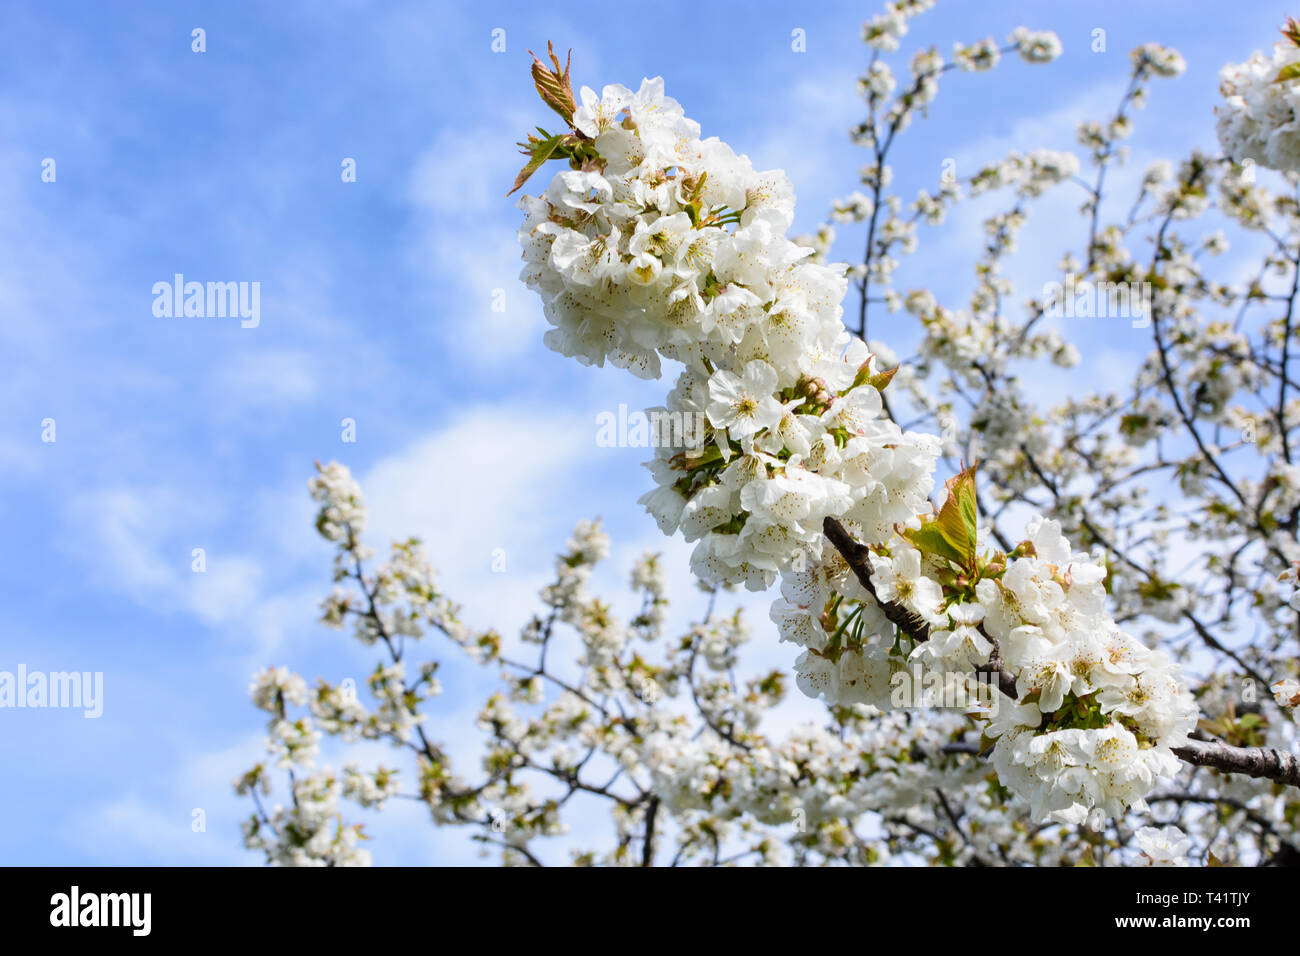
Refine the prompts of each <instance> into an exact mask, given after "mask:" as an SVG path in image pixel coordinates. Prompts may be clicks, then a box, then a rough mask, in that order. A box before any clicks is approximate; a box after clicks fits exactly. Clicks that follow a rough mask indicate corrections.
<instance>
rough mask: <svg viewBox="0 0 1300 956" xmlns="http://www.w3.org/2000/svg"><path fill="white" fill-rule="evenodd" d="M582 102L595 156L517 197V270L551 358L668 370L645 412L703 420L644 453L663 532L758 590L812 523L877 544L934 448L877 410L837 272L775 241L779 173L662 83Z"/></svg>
mask: <svg viewBox="0 0 1300 956" xmlns="http://www.w3.org/2000/svg"><path fill="white" fill-rule="evenodd" d="M581 104H582V105H581V106H579V107H577V109H576V110H575V111H574V113H573V115H572V124H573V127H574V128H575V130H576V131H577V132H578V133H580V134H581V135H583V136H586V137H588V138H589V139H590V140H591V142H592V144H593V148H594V150H595V152H596V154H597V155H598V160H597V161H596V163H597V166H598V168H591V169H587V170H570V171H566V172H562V173H560V174H558V175H557V176H556V177H555V179H554V180H553V181H552V183H551V185H550V187H549V188H548V189H547V190H546V192H545V193H544V194H543V195H542V196H541V197H538V198H533V197H527V196H526V197H524V199H523V200H521V203H520V205H521V208H523V210H524V211H525V214H526V219H525V222H524V225H523V227H522V228H521V229H520V232H519V236H520V242H521V243H522V245H523V249H524V260H525V266H524V271H523V275H522V278H523V280H524V281H525V282H526V283H527V284H528V286H529V287H530V288H532V289H534V290H535V291H536V292H537V293H538V294H539V295H540V296H541V297H542V300H543V303H544V306H545V312H546V316H547V318H548V320H549V321H550V322H551V324H552V325H553V326H554V328H553V329H551V330H550V331H549V332H548V333H547V334H546V344H547V345H548V346H550V347H551V348H553V349H555V350H556V351H558V352H560V353H561V354H564V355H568V356H573V357H575V358H577V359H578V360H579V361H580V362H582V363H583V364H594V365H603V364H604V363H605V362H606V361H609V362H611V363H612V364H614V365H616V366H619V367H623V368H628V369H630V370H631V371H632V372H634V373H635V374H637V375H639V376H644V377H657V376H658V375H659V373H660V369H661V359H663V358H666V359H672V360H676V361H678V362H680V363H681V364H683V365H684V366H685V369H684V371H683V372H682V373H681V374H680V376H679V377H678V379H677V383H676V385H675V387H674V388H673V389H672V391H671V392H670V393H669V394H668V396H667V403H666V407H665V408H664V409H662V410H664V411H667V412H668V413H669V414H670V415H677V416H680V415H685V414H690V415H700V416H704V417H705V418H706V419H707V422H708V427H707V429H706V432H707V434H706V441H705V447H704V448H697V447H682V446H680V445H674V444H673V443H671V442H661V443H660V444H659V446H658V447H657V449H656V458H655V460H654V461H652V462H650V463H649V464H648V467H649V468H650V470H651V473H652V474H653V475H654V478H655V482H656V485H657V486H658V487H657V489H656V490H655V491H653V492H651V493H649V494H648V495H646V496H645V498H644V499H643V503H644V504H645V505H646V506H647V508H648V509H649V511H650V512H651V514H653V515H654V517H655V520H656V521H657V522H658V523H659V526H660V528H662V529H663V530H664V532H665V533H669V534H671V533H673V532H675V531H677V530H680V531H681V532H682V533H683V535H684V536H685V538H686V540H687V541H698V544H697V546H696V550H695V554H694V557H693V559H692V564H693V567H694V569H695V570H696V571H697V573H698V574H699V575H700V576H701V577H703V578H706V579H707V580H709V581H712V582H717V583H732V582H744V583H745V584H746V585H747V586H748V587H750V588H751V589H754V590H762V589H764V588H766V587H768V586H770V585H771V584H772V582H773V581H774V580H775V578H776V575H777V573H778V572H779V571H781V570H782V569H784V568H788V567H789V566H790V565H791V563H792V562H794V561H796V560H817V559H818V558H819V557H820V555H821V552H822V547H823V538H822V535H821V525H822V521H823V519H825V518H826V517H828V516H830V517H843V518H849V519H852V520H854V521H856V522H858V523H859V524H860V525H861V526H862V527H863V528H864V529H867V533H868V534H869V535H870V536H871V537H872V539H873V540H876V539H879V538H881V537H882V536H883V535H884V534H885V533H887V530H888V529H889V528H890V527H892V526H893V525H894V524H895V523H897V522H900V521H906V520H908V519H909V518H910V517H911V516H913V515H915V514H916V513H917V512H918V511H919V510H921V509H922V507H923V506H924V504H925V502H926V500H927V495H928V493H929V491H930V488H931V478H930V473H931V471H932V470H933V465H934V460H935V457H936V455H937V454H938V450H939V448H938V443H937V442H936V441H935V440H934V439H933V438H931V437H928V436H924V435H919V434H915V433H910V432H908V433H905V432H903V431H902V430H901V429H900V428H899V427H898V426H897V425H895V424H894V423H893V422H891V421H889V420H888V419H886V418H884V417H883V416H882V415H881V398H880V392H879V388H880V387H882V386H883V383H884V382H885V381H887V380H888V371H887V370H885V369H883V368H881V367H880V365H879V363H878V362H875V361H873V359H872V357H871V356H870V355H869V354H868V351H867V349H866V348H865V346H863V345H862V343H860V342H851V341H850V336H849V335H848V333H847V332H846V331H845V329H844V326H843V323H842V321H841V308H840V301H841V300H842V299H843V297H844V293H845V289H846V285H845V278H844V270H843V269H842V268H831V267H828V266H824V265H820V264H817V263H813V262H810V261H808V260H809V257H810V256H811V255H812V250H810V249H808V248H806V247H804V246H801V245H798V244H796V243H794V242H793V241H792V240H790V239H789V238H787V236H786V235H785V232H786V229H787V228H788V227H789V225H790V222H791V219H792V216H793V210H794V194H793V192H792V190H791V188H790V184H789V182H788V180H787V179H786V177H785V174H784V173H782V172H780V171H772V172H756V171H754V169H753V168H752V166H751V164H750V162H749V160H748V159H747V158H746V157H744V156H738V155H737V154H736V153H735V152H734V151H733V150H732V149H731V148H730V147H729V146H727V145H726V144H725V143H722V142H720V141H719V140H717V139H716V138H710V139H707V140H701V139H700V138H699V133H700V131H699V127H698V125H697V124H695V123H694V122H692V121H691V120H689V119H687V118H686V117H685V116H684V115H683V114H682V110H681V107H680V106H679V105H678V104H677V102H676V101H674V100H672V99H670V98H668V97H665V96H664V92H663V81H662V80H659V79H655V80H646V81H645V82H644V83H643V84H642V86H641V88H640V90H639V91H637V92H636V93H633V92H632V91H630V90H628V89H626V88H625V87H622V86H607V87H606V88H605V89H604V91H603V92H602V94H601V95H600V96H599V97H597V96H596V94H595V93H594V92H593V91H591V90H589V89H586V88H584V89H583V90H582V92H581Z"/></svg>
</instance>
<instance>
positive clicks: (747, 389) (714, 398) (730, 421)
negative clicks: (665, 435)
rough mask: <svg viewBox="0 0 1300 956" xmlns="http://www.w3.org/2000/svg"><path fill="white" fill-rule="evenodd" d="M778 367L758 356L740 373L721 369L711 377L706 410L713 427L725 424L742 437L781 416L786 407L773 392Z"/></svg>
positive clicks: (733, 433) (728, 428)
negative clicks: (773, 366) (775, 367)
mask: <svg viewBox="0 0 1300 956" xmlns="http://www.w3.org/2000/svg"><path fill="white" fill-rule="evenodd" d="M776 382H777V379H776V370H775V369H773V368H772V366H770V365H768V364H767V363H766V362H764V361H761V360H759V359H755V360H754V361H752V362H749V363H748V364H747V365H746V366H745V370H744V372H743V373H742V374H741V375H735V374H734V373H732V372H728V371H727V370H726V369H719V370H718V371H716V372H714V373H713V375H711V376H710V377H709V405H708V408H707V410H706V414H707V415H708V416H709V423H710V424H711V425H713V427H714V428H725V429H726V430H727V433H728V434H729V435H731V437H732V438H733V439H736V440H737V441H739V440H740V439H741V438H744V437H746V436H748V435H752V434H754V433H755V432H757V431H760V430H762V429H764V428H771V427H772V426H773V425H775V424H776V423H777V422H779V421H780V420H781V416H782V415H783V414H784V413H785V408H784V407H783V406H782V405H781V403H780V402H779V401H777V400H776V397H775V396H774V395H773V393H774V392H775V391H776Z"/></svg>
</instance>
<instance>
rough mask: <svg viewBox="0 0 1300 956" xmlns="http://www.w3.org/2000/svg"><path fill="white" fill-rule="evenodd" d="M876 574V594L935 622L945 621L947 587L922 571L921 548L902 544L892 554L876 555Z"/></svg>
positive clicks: (942, 622)
mask: <svg viewBox="0 0 1300 956" xmlns="http://www.w3.org/2000/svg"><path fill="white" fill-rule="evenodd" d="M871 567H872V571H873V574H872V578H873V583H874V584H875V587H876V596H877V597H878V598H879V599H880V601H881V602H883V603H885V604H891V603H899V604H902V605H903V606H904V607H906V608H908V609H909V610H911V611H914V612H916V613H917V614H919V615H921V617H923V618H925V620H926V621H927V622H928V623H930V624H932V625H940V626H942V625H944V624H946V623H947V618H946V617H945V615H944V610H943V588H941V587H940V586H939V583H938V582H937V581H934V580H933V579H931V578H928V577H926V576H925V575H923V574H922V573H921V552H920V551H917V550H916V549H915V548H901V549H899V550H898V551H896V552H895V553H894V556H893V557H892V558H882V557H880V556H878V555H873V556H872V559H871Z"/></svg>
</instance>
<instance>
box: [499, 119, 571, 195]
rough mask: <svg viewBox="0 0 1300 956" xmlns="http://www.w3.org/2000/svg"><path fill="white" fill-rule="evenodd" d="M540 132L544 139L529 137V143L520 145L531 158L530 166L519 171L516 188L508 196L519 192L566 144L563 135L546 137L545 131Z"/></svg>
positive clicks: (540, 130)
mask: <svg viewBox="0 0 1300 956" xmlns="http://www.w3.org/2000/svg"><path fill="white" fill-rule="evenodd" d="M538 132H539V133H541V134H542V135H543V137H544V138H542V139H538V138H537V137H536V136H529V137H528V142H527V143H520V144H519V145H520V146H521V147H523V150H522V151H523V154H524V155H525V156H528V157H530V158H529V160H528V164H527V165H526V166H524V168H523V169H521V170H519V175H518V176H516V177H515V185H514V188H512V189H511V190H510V192H508V193H506V195H507V196H509V195H510V194H511V193H514V192H518V190H519V187H520V186H522V185H523V184H524V183H526V182H528V177H529V176H531V175H532V174H533V173H535V172H537V170H538V169H539V168H540V167H541V165H542V163H544V162H546V161H547V160H548V159H550V158H551V157H552V156H554V155H555V151H556V150H557V149H559V148H560V146H561V144H562V143H563V142H564V136H563V135H560V134H556V135H555V136H548V135H546V131H545V130H543V129H539V130H538Z"/></svg>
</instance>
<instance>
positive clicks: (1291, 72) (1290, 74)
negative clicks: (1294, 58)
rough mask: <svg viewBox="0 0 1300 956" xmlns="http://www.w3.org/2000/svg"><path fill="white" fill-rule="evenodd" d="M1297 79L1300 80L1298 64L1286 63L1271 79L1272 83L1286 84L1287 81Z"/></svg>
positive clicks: (1299, 64) (1299, 66) (1299, 65)
mask: <svg viewBox="0 0 1300 956" xmlns="http://www.w3.org/2000/svg"><path fill="white" fill-rule="evenodd" d="M1298 78H1300V63H1288V64H1287V65H1286V66H1284V67H1282V69H1280V70H1278V71H1277V76H1276V77H1274V78H1273V82H1274V83H1286V82H1287V81H1289V80H1294V79H1298Z"/></svg>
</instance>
